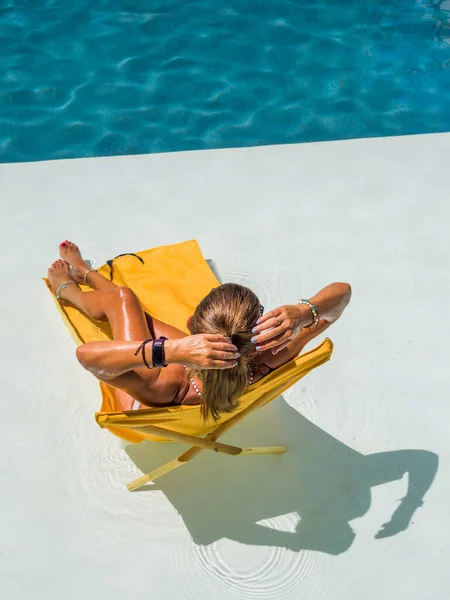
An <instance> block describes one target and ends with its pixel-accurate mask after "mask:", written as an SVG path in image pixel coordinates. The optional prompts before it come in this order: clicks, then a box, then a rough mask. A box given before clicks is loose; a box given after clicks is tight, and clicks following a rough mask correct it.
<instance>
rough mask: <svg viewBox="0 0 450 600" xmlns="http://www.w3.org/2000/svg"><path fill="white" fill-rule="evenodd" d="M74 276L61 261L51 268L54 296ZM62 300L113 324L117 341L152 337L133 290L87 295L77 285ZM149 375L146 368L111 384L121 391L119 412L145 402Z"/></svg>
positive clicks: (69, 286)
mask: <svg viewBox="0 0 450 600" xmlns="http://www.w3.org/2000/svg"><path fill="white" fill-rule="evenodd" d="M70 272H71V269H70V270H69V265H68V264H67V263H65V262H64V261H63V260H61V259H60V260H57V261H55V262H54V263H53V264H52V265H51V267H50V268H49V270H48V279H49V282H50V286H51V289H52V291H53V292H54V293H56V291H57V289H58V288H59V286H60V285H62V284H63V283H66V282H67V281H73V280H72V279H71V276H70ZM106 281H107V280H106ZM109 283H110V282H109ZM61 298H62V300H64V301H66V302H70V303H71V304H73V305H74V306H76V307H77V308H79V309H80V310H81V311H82V312H83V313H85V314H86V315H87V316H88V317H90V318H91V319H94V320H96V321H105V320H107V321H109V324H110V326H111V330H112V334H113V338H114V339H115V340H124V341H134V340H136V341H138V342H142V341H143V340H146V339H148V338H150V337H151V335H150V331H149V329H148V325H147V321H146V319H145V316H144V312H143V310H142V307H141V305H140V303H139V300H138V299H137V297H136V295H135V294H134V293H133V292H132V290H130V289H129V288H121V287H117V286H115V287H114V288H113V289H110V290H106V291H92V292H83V291H82V290H81V288H80V286H79V285H78V284H77V283H76V282H74V283H70V284H69V285H68V286H67V287H66V288H64V289H63V290H62V292H61ZM136 347H137V346H136ZM148 374H149V371H148V369H147V368H146V367H144V366H143V367H141V368H138V369H135V370H134V371H130V372H129V373H125V374H124V375H121V376H120V377H116V378H115V379H112V380H108V382H107V383H108V384H110V385H112V386H114V387H116V388H118V390H117V392H116V399H117V400H118V406H117V408H118V410H131V408H132V406H133V403H134V398H135V397H136V396H137V397H139V398H140V400H142V399H143V396H144V395H145V392H146V391H148V384H147V383H146V378H147V377H148ZM144 401H145V400H144Z"/></svg>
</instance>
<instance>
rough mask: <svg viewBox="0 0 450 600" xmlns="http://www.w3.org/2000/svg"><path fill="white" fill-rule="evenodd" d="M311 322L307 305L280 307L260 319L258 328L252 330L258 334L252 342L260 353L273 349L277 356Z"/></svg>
mask: <svg viewBox="0 0 450 600" xmlns="http://www.w3.org/2000/svg"><path fill="white" fill-rule="evenodd" d="M311 321H312V316H311V309H310V308H309V307H308V306H307V305H305V304H286V305H284V306H279V307H278V308H274V309H273V310H271V311H270V312H268V313H266V314H265V315H263V316H262V317H261V318H260V319H258V321H257V326H256V327H254V329H252V331H253V333H254V334H256V335H255V336H254V337H253V338H252V342H253V343H254V344H256V350H258V351H259V352H263V351H264V350H269V348H272V354H276V353H277V352H279V351H280V350H282V349H283V348H285V347H286V346H287V345H288V344H289V342H291V341H292V340H293V339H294V338H295V337H296V335H297V334H298V333H299V332H300V330H301V329H302V328H303V327H305V326H306V325H310V324H311Z"/></svg>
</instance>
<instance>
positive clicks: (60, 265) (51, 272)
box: [48, 259, 80, 299]
mask: <svg viewBox="0 0 450 600" xmlns="http://www.w3.org/2000/svg"><path fill="white" fill-rule="evenodd" d="M48 281H49V283H50V288H51V290H52V292H53V293H54V294H55V295H56V292H57V291H58V289H59V287H60V286H61V285H63V284H64V283H67V282H68V281H73V279H72V277H71V276H70V272H69V265H68V264H67V263H65V262H64V261H63V260H61V259H58V260H55V262H54V263H53V264H52V265H51V266H50V267H49V269H48ZM68 287H69V288H73V287H76V288H78V286H74V285H70V286H68ZM78 289H80V288H78ZM66 290H67V288H65V289H63V290H62V292H61V298H63V299H65V298H66V297H67V294H66ZM69 293H70V292H69Z"/></svg>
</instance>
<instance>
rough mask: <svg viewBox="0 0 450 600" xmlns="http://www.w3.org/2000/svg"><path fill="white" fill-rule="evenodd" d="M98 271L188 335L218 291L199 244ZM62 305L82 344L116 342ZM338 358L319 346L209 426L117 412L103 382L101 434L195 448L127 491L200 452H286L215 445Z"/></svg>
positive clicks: (182, 412)
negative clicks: (204, 302)
mask: <svg viewBox="0 0 450 600" xmlns="http://www.w3.org/2000/svg"><path fill="white" fill-rule="evenodd" d="M98 271H99V273H101V274H102V275H104V276H105V277H107V278H111V279H112V281H114V283H116V284H117V285H125V286H127V287H130V288H131V289H132V290H133V291H134V292H135V293H136V295H137V296H138V298H139V300H140V301H141V303H142V305H143V307H144V309H145V310H146V312H148V313H149V314H151V315H152V316H154V317H155V318H157V319H160V320H161V321H164V322H165V323H170V324H171V325H174V326H175V327H178V328H179V329H182V330H184V331H186V332H187V329H186V322H187V319H188V317H189V316H190V315H192V314H193V312H194V309H195V307H196V306H197V304H198V303H199V302H200V300H201V299H202V298H203V297H204V296H206V295H207V294H208V293H209V292H210V291H211V289H212V288H214V287H217V286H218V285H220V283H219V282H218V281H217V279H216V278H215V276H214V274H213V273H212V271H211V269H210V268H209V266H208V264H207V262H206V261H205V259H204V258H203V256H202V253H201V251H200V248H199V246H198V244H197V242H196V241H195V240H191V241H188V242H182V243H180V244H174V245H170V246H161V247H158V248H153V249H151V250H146V251H144V252H138V253H136V254H128V255H127V254H126V255H121V256H120V257H117V258H116V259H114V262H111V261H108V263H107V264H105V265H103V266H102V267H101V268H100V269H98ZM81 287H82V288H83V286H81ZM86 289H89V288H86ZM56 303H57V306H58V309H59V311H60V312H61V313H62V316H63V318H64V320H65V322H66V325H67V326H68V328H69V330H70V331H71V333H72V335H73V337H74V339H75V341H76V343H77V344H83V343H86V342H91V341H96V340H107V339H111V331H110V329H109V325H108V324H106V323H99V322H97V321H92V320H90V319H89V318H88V317H86V316H85V315H83V314H82V313H81V312H80V311H79V310H78V309H76V308H73V307H71V306H63V305H62V304H60V303H59V302H57V301H56ZM332 351H333V344H332V342H331V340H330V339H328V338H326V339H325V340H324V341H323V342H322V343H321V344H320V345H319V346H318V347H316V348H314V349H313V350H311V351H309V352H306V353H304V354H302V355H301V356H299V357H297V358H295V359H294V360H292V361H290V362H289V363H287V364H285V365H283V366H282V367H280V368H279V369H276V370H275V371H273V372H272V373H270V374H269V375H268V376H266V377H265V378H264V379H262V380H260V381H258V382H257V383H255V384H254V385H252V386H251V387H250V388H249V389H248V391H247V392H246V393H245V394H244V395H243V396H242V398H241V400H240V404H239V408H238V409H237V410H236V411H234V412H233V413H227V414H225V415H223V416H222V417H221V418H220V419H219V421H218V422H215V421H214V420H212V419H210V420H208V421H204V420H203V418H202V417H201V414H200V407H199V406H177V407H167V408H149V409H145V410H131V411H118V410H116V399H115V389H114V388H113V387H111V386H109V385H107V384H105V383H103V382H100V388H101V393H102V400H103V401H102V406H101V409H100V412H98V413H96V415H95V418H96V420H97V423H98V424H99V425H100V427H103V428H105V429H108V430H109V431H110V432H111V433H113V434H115V435H117V436H118V437H120V438H121V439H123V440H126V441H128V442H132V443H139V442H141V441H143V440H151V441H155V442H167V441H169V442H170V441H171V442H184V443H186V444H189V445H191V446H192V447H191V448H190V449H189V450H188V451H187V452H185V453H184V454H182V455H181V456H179V457H178V458H176V459H174V460H172V461H170V462H169V463H167V464H164V465H162V466H161V467H158V468H157V469H155V470H153V471H152V472H151V473H148V474H147V475H144V476H143V477H140V478H139V479H137V480H136V481H133V482H131V483H130V484H128V486H127V487H128V489H129V490H130V491H132V490H136V489H138V488H139V487H141V486H142V485H144V484H145V483H147V482H149V481H153V480H155V479H156V478H157V477H160V476H161V475H164V474H165V473H168V472H169V471H171V470H172V469H175V468H176V467H179V466H181V465H183V464H185V463H186V462H187V461H189V460H191V459H192V458H193V457H194V456H196V455H197V454H198V453H199V452H201V451H202V450H213V451H214V452H223V453H225V454H230V455H234V456H238V455H239V456H243V455H249V454H255V455H257V454H281V453H283V452H285V451H286V448H285V447H283V446H274V447H258V448H240V447H237V446H230V445H228V444H224V443H221V442H218V441H217V440H218V438H219V437H221V436H222V435H223V434H224V433H225V432H226V431H227V430H228V429H230V428H231V427H233V425H235V424H236V423H238V422H239V421H241V420H242V419H244V418H245V417H246V416H247V415H249V414H250V413H251V412H253V411H254V410H255V409H257V408H259V407H261V406H263V405H264V404H266V403H267V402H270V401H271V400H273V399H274V398H276V397H277V396H279V395H280V394H282V393H283V392H284V390H286V389H287V388H289V387H290V386H291V385H293V384H294V383H296V382H297V381H298V380H299V379H301V378H302V377H304V376H305V375H306V374H307V373H309V372H310V371H311V370H312V369H314V368H315V367H318V366H319V365H321V364H323V363H324V362H326V361H328V360H329V359H330V356H331V353H332ZM202 436H205V437H202Z"/></svg>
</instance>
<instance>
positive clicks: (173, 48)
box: [0, 0, 450, 162]
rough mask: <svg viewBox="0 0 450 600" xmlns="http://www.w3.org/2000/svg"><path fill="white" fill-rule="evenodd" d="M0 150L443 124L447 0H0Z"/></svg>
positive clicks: (449, 31)
mask: <svg viewBox="0 0 450 600" xmlns="http://www.w3.org/2000/svg"><path fill="white" fill-rule="evenodd" d="M0 40H1V45H2V60H1V65H0V160H1V161H3V162H10V161H28V160H42V159H50V158H73V157H87V156H101V155H118V154H136V153H150V152H167V151H173V150H188V149H207V148H222V147H235V146H254V145H264V144H284V143H291V142H305V141H318V140H331V139H344V138H354V137H372V136H386V135H403V134H412V133H423V132H440V131H448V130H449V128H450V126H449V120H448V107H449V102H450V2H449V0H444V1H439V2H424V1H422V0H419V1H416V2H412V1H409V0H408V1H407V0H401V1H397V0H383V1H381V0H377V1H373V0H372V1H371V2H357V1H356V0H338V1H337V2H332V3H330V2H324V0H316V1H315V2H314V3H310V2H309V3H302V2H296V1H294V0H282V1H279V2H276V3H274V2H272V1H269V0H260V1H256V0H247V1H245V2H241V1H237V0H231V1H230V2H227V3H226V4H223V3H221V2H217V1H214V2H208V3H206V2H201V1H194V0H188V1H186V2H174V1H173V2H162V1H161V0H159V1H158V0H157V1H152V2H149V3H145V4H142V3H141V2H138V1H137V0H120V1H118V2H114V3H112V2H110V1H108V0H99V1H98V2H96V3H95V4H92V3H89V2H87V0H80V1H79V2H77V3H76V4H73V3H72V2H68V1H57V0H42V1H37V0H33V1H23V0H10V1H3V2H0Z"/></svg>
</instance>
